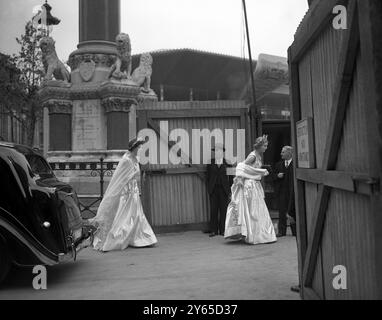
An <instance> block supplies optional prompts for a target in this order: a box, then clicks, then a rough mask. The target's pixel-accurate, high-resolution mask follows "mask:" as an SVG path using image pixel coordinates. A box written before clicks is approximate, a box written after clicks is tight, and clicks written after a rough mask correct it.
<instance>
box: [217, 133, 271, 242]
mask: <svg viewBox="0 0 382 320" xmlns="http://www.w3.org/2000/svg"><path fill="white" fill-rule="evenodd" d="M254 147H255V150H254V151H253V152H251V153H250V155H249V156H248V158H247V159H246V160H245V162H242V163H239V164H238V165H237V167H236V177H235V179H234V183H233V185H232V188H231V191H232V196H231V202H230V204H229V205H228V209H227V216H226V225H225V233H224V237H225V238H226V239H243V240H244V241H245V242H246V243H249V244H260V243H271V242H275V241H277V238H276V234H275V230H274V227H273V223H272V220H271V218H270V215H269V211H268V208H267V205H266V204H265V201H264V190H263V187H262V185H261V179H262V178H263V177H264V176H266V175H268V174H269V172H268V171H267V170H266V169H262V168H261V167H262V155H263V153H264V152H265V150H266V149H267V147H268V140H267V136H263V137H260V138H257V139H256V143H255V146H254Z"/></svg>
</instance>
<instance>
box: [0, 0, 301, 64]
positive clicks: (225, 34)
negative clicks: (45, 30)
mask: <svg viewBox="0 0 382 320" xmlns="http://www.w3.org/2000/svg"><path fill="white" fill-rule="evenodd" d="M48 2H49V4H50V5H51V6H52V7H53V10H52V14H53V15H54V16H56V17H58V18H60V19H61V23H60V24H59V25H58V26H56V27H55V29H54V31H53V33H52V36H53V38H54V39H55V40H56V47H57V52H58V55H59V57H60V59H61V60H67V59H68V57H69V54H70V53H71V52H72V51H74V50H75V49H76V47H77V44H78V0H49V1H48ZM43 3H44V1H43V0H0V30H1V31H0V52H3V53H7V54H12V53H16V52H17V51H18V49H19V48H18V45H17V43H16V41H15V38H16V37H17V36H20V34H22V33H23V30H24V26H25V23H26V21H27V20H28V19H30V18H31V16H32V10H33V8H34V7H35V6H36V5H39V4H43ZM246 3H247V12H248V20H249V28H250V39H251V46H252V51H253V58H255V59H256V58H257V56H258V55H259V53H267V54H274V55H280V56H285V57H286V56H287V49H288V47H289V46H290V45H291V43H292V42H293V35H294V33H295V31H296V29H297V27H298V25H299V23H300V21H301V20H302V18H303V16H304V14H305V12H306V11H307V9H308V4H307V3H308V1H307V0H247V1H246ZM121 7H122V8H121V11H122V12H121V31H122V32H125V33H128V34H129V35H130V38H131V41H132V49H133V54H136V53H142V52H145V51H153V50H158V49H176V48H192V49H198V50H203V51H210V52H214V53H222V54H228V55H233V56H238V57H243V56H245V57H248V54H247V47H246V46H245V51H243V45H244V39H243V35H244V31H245V29H244V25H243V21H244V20H243V14H242V1H241V0H161V1H160V0H121ZM245 45H246V44H245Z"/></svg>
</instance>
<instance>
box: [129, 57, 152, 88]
mask: <svg viewBox="0 0 382 320" xmlns="http://www.w3.org/2000/svg"><path fill="white" fill-rule="evenodd" d="M152 64H153V57H152V56H151V54H150V53H144V54H142V55H141V58H140V63H139V66H138V68H137V69H135V70H134V72H133V75H132V80H133V81H134V82H135V83H136V84H137V85H138V86H140V87H142V91H143V92H146V93H149V92H150V91H151V88H150V85H151V75H152V73H153V69H152Z"/></svg>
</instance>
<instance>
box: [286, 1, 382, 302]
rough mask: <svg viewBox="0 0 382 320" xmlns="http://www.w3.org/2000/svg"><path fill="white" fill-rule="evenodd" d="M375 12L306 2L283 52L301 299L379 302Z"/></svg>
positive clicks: (380, 111) (381, 99)
mask: <svg viewBox="0 0 382 320" xmlns="http://www.w3.org/2000/svg"><path fill="white" fill-rule="evenodd" d="M336 5H343V6H345V7H346V8H347V29H339V30H337V29H336V28H334V26H333V23H332V22H333V19H334V18H335V15H334V14H333V8H334V7H335V6H336ZM381 8H382V5H381V1H380V0H349V1H338V0H325V1H318V0H316V1H312V4H311V7H310V9H309V11H308V13H307V15H306V16H305V18H304V20H303V21H302V23H301V25H300V27H299V29H298V31H297V33H296V35H295V41H294V43H293V44H292V46H291V47H290V49H289V64H290V77H291V95H292V97H291V99H292V108H293V110H292V135H293V141H294V146H295V147H296V148H295V159H297V161H294V162H295V172H296V178H297V179H296V181H295V190H296V206H297V224H298V251H299V273H300V284H301V285H302V297H303V298H305V299H367V298H371V299H375V298H378V299H381V298H382V273H381V271H382V205H381V202H382V201H381V192H380V191H381V190H380V187H381V176H382V175H381V164H382V152H381V149H382V144H381V136H382V132H381V124H382V105H381V104H382V96H381V92H382V78H381V72H382V67H381V63H382V46H381V41H382V37H381V35H382V22H381V21H382V9H381ZM301 120H302V122H301ZM304 120H305V121H304ZM301 124H302V126H305V129H306V130H304V129H301V131H297V129H296V127H297V126H301ZM378 126H379V127H378ZM303 141H305V143H306V145H305V146H304V145H303ZM309 144H310V145H309ZM308 147H309V148H308ZM304 148H306V149H307V151H305V153H304V152H303V151H304V150H303V149H304ZM299 157H300V158H299ZM307 160H310V161H307ZM344 270H346V274H345V273H343V271H344ZM337 272H338V274H337ZM340 274H342V276H346V281H345V282H344V280H342V284H340V285H339V283H337V282H336V281H337V279H338V278H335V277H336V276H338V275H340ZM342 279H344V278H342ZM338 285H339V286H338Z"/></svg>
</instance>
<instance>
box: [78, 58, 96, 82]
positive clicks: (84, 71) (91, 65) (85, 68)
mask: <svg viewBox="0 0 382 320" xmlns="http://www.w3.org/2000/svg"><path fill="white" fill-rule="evenodd" d="M95 68H96V64H95V62H94V61H93V60H92V59H91V58H90V57H88V58H87V59H86V60H85V61H82V62H81V63H80V66H79V71H80V75H81V78H82V79H83V80H84V81H85V82H88V81H90V80H91V78H92V77H93V75H94V71H95Z"/></svg>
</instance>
